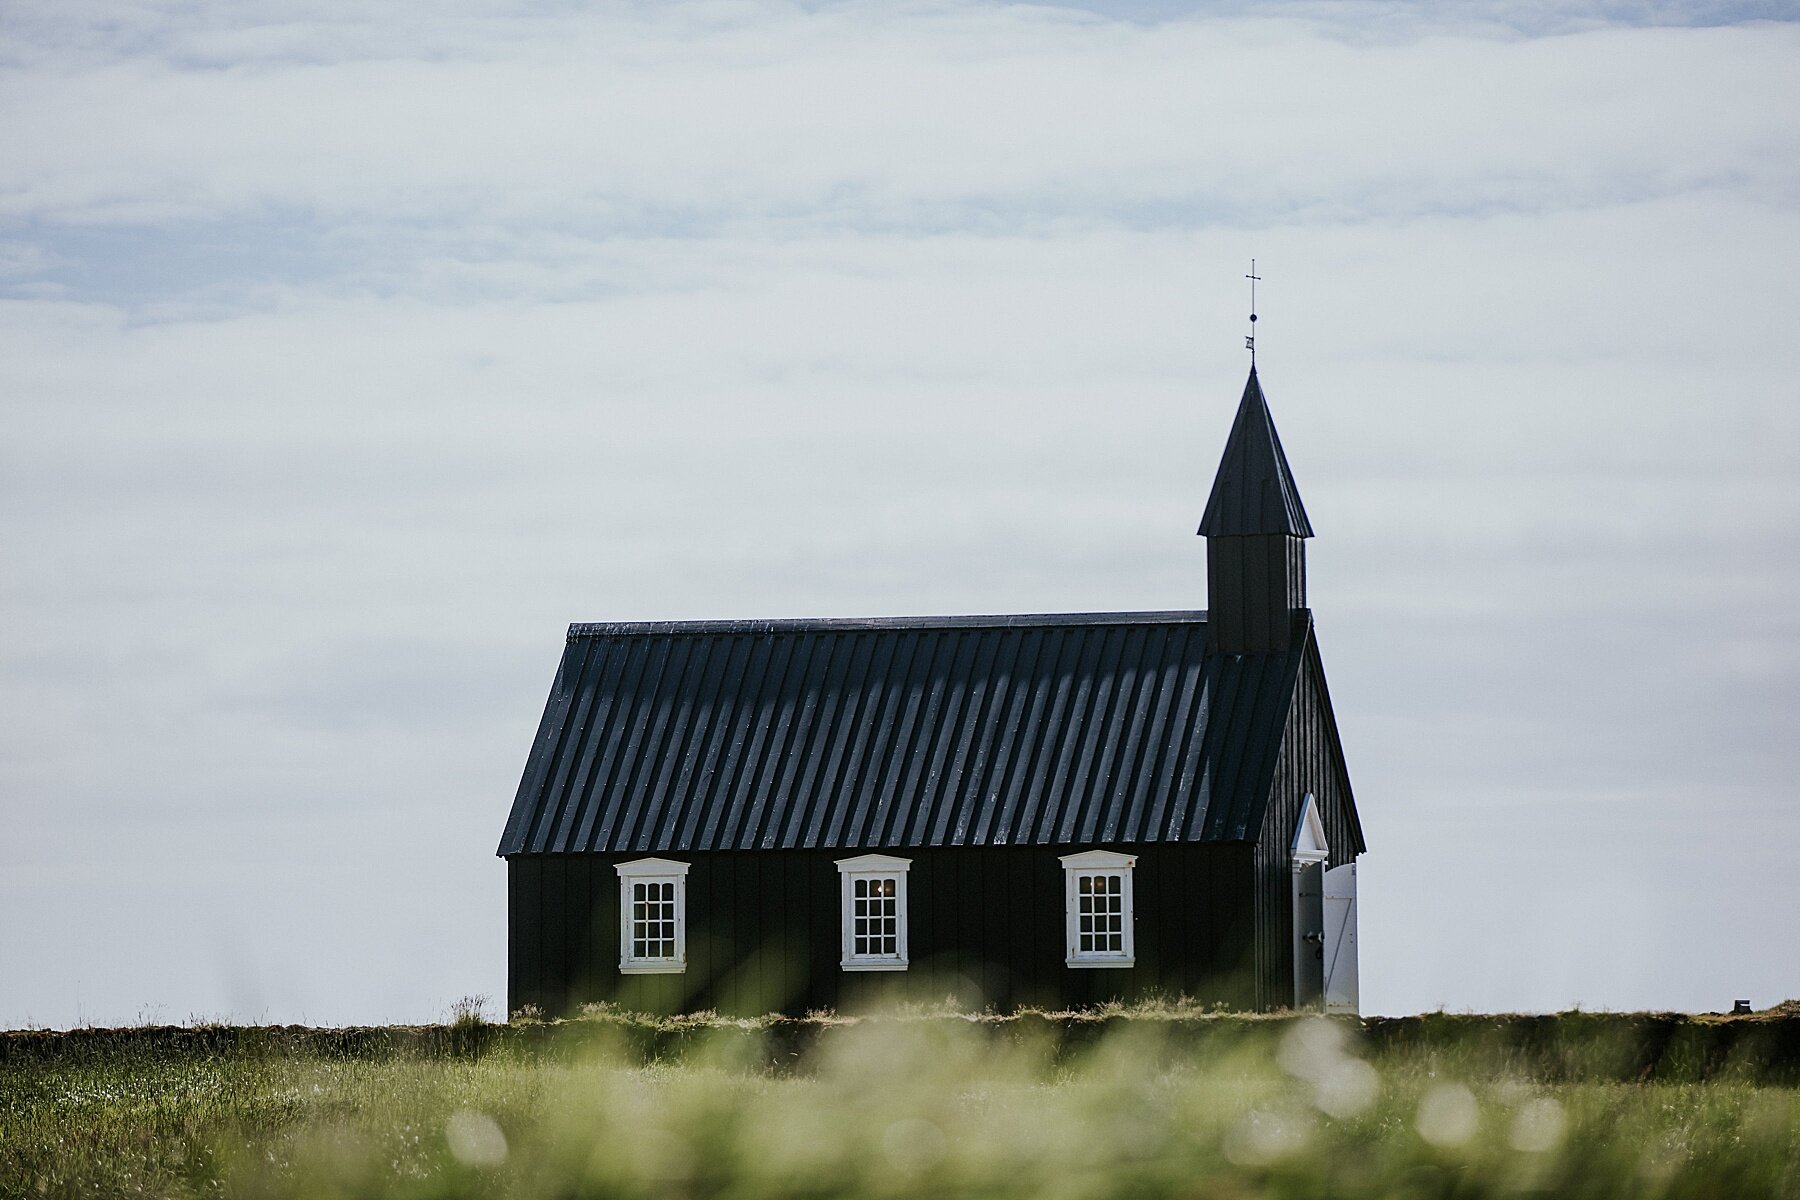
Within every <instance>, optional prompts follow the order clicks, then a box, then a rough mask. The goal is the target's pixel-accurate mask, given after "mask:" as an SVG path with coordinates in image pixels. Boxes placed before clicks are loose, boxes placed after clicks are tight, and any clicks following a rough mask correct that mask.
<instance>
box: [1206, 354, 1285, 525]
mask: <svg viewBox="0 0 1800 1200" xmlns="http://www.w3.org/2000/svg"><path fill="white" fill-rule="evenodd" d="M1200 533H1201V534H1202V535H1203V536H1205V537H1237V536H1245V535H1250V534H1259V533H1285V534H1288V535H1289V536H1291V537H1303V538H1307V537H1311V536H1312V535H1313V531H1312V523H1311V522H1309V521H1308V520H1307V519H1306V508H1305V506H1303V505H1302V504H1301V503H1300V489H1299V488H1297V487H1295V486H1294V474H1293V472H1292V471H1290V470H1289V469H1288V462H1287V455H1285V454H1283V453H1282V452H1281V439H1280V438H1279V437H1277V436H1276V435H1275V422H1274V421H1273V420H1272V419H1271V418H1270V417H1269V405H1268V402H1267V401H1265V400H1264V399H1263V393H1262V384H1260V383H1258V382H1257V379H1256V368H1255V367H1251V368H1250V379H1249V381H1248V382H1246V383H1245V384H1244V398H1243V400H1242V401H1241V402H1240V403H1239V404H1238V410H1237V419H1236V420H1234V421H1233V422H1232V423H1231V436H1230V437H1229V438H1228V439H1226V442H1225V456H1224V457H1223V458H1222V459H1220V460H1219V474H1218V477H1217V478H1215V479H1214V480H1213V488H1212V495H1211V496H1209V497H1207V500H1206V512H1205V513H1204V514H1202V515H1201V517H1200Z"/></svg>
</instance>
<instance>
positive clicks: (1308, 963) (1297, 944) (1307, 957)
mask: <svg viewBox="0 0 1800 1200" xmlns="http://www.w3.org/2000/svg"><path fill="white" fill-rule="evenodd" d="M1324 875H1325V864H1324V863H1322V862H1312V863H1296V864H1295V867H1294V1007H1295V1008H1299V1009H1308V1008H1310V1009H1312V1010H1314V1011H1317V1010H1318V1008H1319V1007H1320V1005H1321V1004H1322V1003H1323V1001H1324V999H1325V906H1324V899H1325V897H1324V891H1325V884H1324Z"/></svg>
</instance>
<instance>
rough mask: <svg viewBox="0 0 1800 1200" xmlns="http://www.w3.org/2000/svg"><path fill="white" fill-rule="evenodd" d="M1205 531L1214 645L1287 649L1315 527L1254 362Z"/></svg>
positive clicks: (1231, 649)
mask: <svg viewBox="0 0 1800 1200" xmlns="http://www.w3.org/2000/svg"><path fill="white" fill-rule="evenodd" d="M1199 532H1200V535H1201V536H1202V537H1204V538H1205V539H1206V599H1207V604H1206V608H1207V628H1208V635H1207V636H1208V637H1209V639H1210V640H1211V644H1212V647H1213V649H1214V650H1216V651H1218V652H1220V653H1226V654H1252V653H1262V652H1271V651H1283V650H1286V649H1287V647H1288V644H1289V641H1290V638H1291V632H1292V628H1293V614H1294V611H1295V610H1296V609H1303V608H1305V607H1306V540H1305V539H1307V538H1309V537H1311V536H1312V535H1313V531H1312V523H1311V522H1310V521H1308V520H1307V519H1306V508H1305V507H1304V506H1303V505H1302V504H1301V503H1300V489H1299V488H1297V487H1295V486H1294V474H1293V472H1292V471H1290V470H1289V469H1288V461H1287V455H1286V454H1285V453H1283V452H1282V449H1281V439H1280V438H1279V437H1277V436H1276V434H1275V422H1274V421H1273V420H1272V419H1271V418H1270V416H1269V405H1268V402H1267V401H1266V400H1264V399H1263V392H1262V384H1261V383H1260V382H1259V381H1258V380H1257V378H1256V368H1255V367H1254V366H1252V367H1251V368H1250V378H1249V380H1248V381H1247V382H1246V383H1245V384H1244V398H1243V400H1241V401H1240V402H1239V403H1238V410H1237V417H1236V418H1235V419H1234V420H1233V421H1232V423H1231V435H1230V436H1229V437H1228V438H1226V440H1225V454H1224V456H1223V457H1222V458H1221V459H1220V460H1219V473H1218V475H1217V476H1216V477H1215V478H1214V479H1213V486H1212V495H1211V496H1209V497H1208V498H1207V501H1206V511H1205V513H1203V514H1202V515H1201V517H1200V530H1199Z"/></svg>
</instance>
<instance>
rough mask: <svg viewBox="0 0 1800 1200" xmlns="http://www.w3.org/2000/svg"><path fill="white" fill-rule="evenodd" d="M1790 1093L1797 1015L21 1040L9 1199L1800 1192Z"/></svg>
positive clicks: (1038, 1022) (834, 1023)
mask: <svg viewBox="0 0 1800 1200" xmlns="http://www.w3.org/2000/svg"><path fill="white" fill-rule="evenodd" d="M1790 1007H1792V1006H1791V1005H1789V1006H1783V1008H1784V1009H1787V1008H1790ZM1797 1084H1800V1012H1793V1011H1786V1012H1771V1013H1765V1014H1758V1015H1757V1016H1756V1017H1754V1018H1742V1019H1714V1018H1704V1017H1683V1016H1677V1015H1666V1016H1659V1015H1624V1014H1617V1015H1615V1014H1586V1013H1569V1014H1562V1015H1560V1016H1553V1017H1464V1016H1451V1015H1446V1014H1435V1015H1427V1016H1423V1017H1413V1018H1399V1019H1386V1020H1383V1019H1368V1020H1361V1021H1359V1020H1355V1019H1347V1018H1331V1019H1327V1018H1319V1017H1266V1018H1254V1017H1241V1016H1225V1015H1215V1014H1208V1013H1202V1012H1195V1011H1183V1010H1180V1009H1179V1008H1173V1009H1169V1008H1155V1007H1151V1008H1146V1009H1140V1010H1136V1011H1102V1012H1098V1013H1082V1014H1043V1013H1030V1012H1027V1013H1020V1014H1015V1015H1009V1016H994V1015H986V1016H979V1017H971V1016H959V1015H953V1014H945V1013H935V1014H934V1013H927V1012H912V1013H909V1014H908V1013H901V1014H893V1015H888V1016H883V1017H869V1018H864V1019H856V1020H851V1019H844V1018H838V1017H835V1016H830V1015H826V1014H816V1015H814V1016H813V1017H810V1018H807V1019H789V1018H778V1017H771V1018H766V1019H762V1020H750V1021H730V1020H724V1019H719V1018H709V1017H706V1016H701V1017H690V1018H651V1017H640V1016H636V1015H634V1014H629V1013H622V1012H618V1011H616V1010H610V1009H604V1008H602V1009H598V1010H596V1011H594V1012H591V1013H590V1014H589V1015H588V1016H587V1017H586V1018H584V1019H579V1020H570V1021H557V1022H541V1021H530V1020H526V1021H515V1022H514V1023H512V1024H510V1025H490V1024H485V1023H483V1022H482V1021H481V1020H480V1019H479V1018H478V1017H475V1016H472V1015H471V1014H468V1013H465V1014H464V1015H463V1017H462V1018H461V1019H459V1020H458V1021H456V1022H454V1023H452V1024H450V1025H444V1026H430V1027H417V1028H404V1029H361V1030H356V1029H339V1030H311V1029H299V1028H285V1027H230V1026H192V1027H179V1028H175V1027H157V1028H138V1029H128V1030H76V1031H71V1032H68V1033H54V1032H49V1031H22V1032H18V1033H9V1034H0V1195H3V1196H202V1195H205V1196H218V1195H223V1196H245V1197H262V1196H270V1197H275V1196H305V1197H331V1196H346V1197H348V1196H359V1197H360V1196H405V1197H452V1196H516V1197H637V1196H656V1197H662V1196H667V1197H696V1198H697V1197H764V1196H767V1197H775V1196H780V1197H828V1196H831V1197H835V1196H916V1197H958V1196H980V1197H1033V1198H1037V1197H1044V1198H1057V1197H1069V1198H1075V1197H1111V1196H1118V1197H1163V1196H1169V1197H1263V1196H1270V1197H1339V1196H1341V1197H1365V1196H1367V1197H1391V1198H1404V1197H1421V1198H1422V1197H1439V1196H1442V1197H1451V1196H1454V1197H1487V1196H1580V1197H1610V1196H1619V1197H1627V1196H1629V1197H1720V1198H1725V1197H1732V1198H1741V1197H1763V1196H1777V1197H1797V1198H1800V1090H1797Z"/></svg>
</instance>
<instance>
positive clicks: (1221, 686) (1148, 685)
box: [499, 610, 1312, 856]
mask: <svg viewBox="0 0 1800 1200" xmlns="http://www.w3.org/2000/svg"><path fill="white" fill-rule="evenodd" d="M1290 619H1291V620H1292V622H1293V626H1292V630H1293V635H1292V639H1291V641H1290V643H1289V649H1288V650H1286V651H1284V652H1280V653H1272V654H1215V653H1212V652H1211V651H1210V650H1209V649H1208V638H1207V630H1206V614H1205V613H1203V612H1145V613H1064V614H1055V615H1048V616H998V617H979V616H978V617H911V618H904V617H900V618H885V619H873V620H810V621H694V622H644V623H632V624H607V625H573V626H571V627H570V628H569V638H568V644H567V646H566V647H565V649H564V653H563V661H562V666H561V668H560V669H559V670H558V671H557V675H556V683H555V685H554V686H553V687H552V689H551V692H550V699H549V702H548V703H547V704H546V705H545V707H544V718H543V722H542V724H540V725H539V727H538V735H537V741H536V743H535V744H534V745H533V747H532V750H531V757H530V759H529V760H528V761H527V763H526V767H525V774H524V777H523V778H522V779H521V781H520V783H519V792H518V797H517V799H516V800H515V801H514V804H513V809H512V816H511V817H510V818H509V819H508V821H507V823H506V832H505V834H504V836H503V837H502V839H501V842H500V849H499V853H500V854H502V855H508V856H510V855H515V854H584V853H586V854H623V853H641V854H663V853H676V852H683V853H685V852H690V851H700V850H785V849H810V848H817V847H831V848H837V849H863V850H879V849H883V848H887V847H894V846H965V845H990V846H1002V845H1034V846H1063V845H1071V846H1073V845H1090V846H1091V845H1094V844H1096V843H1099V844H1106V845H1110V844H1114V843H1138V842H1215V841H1255V840H1256V838H1257V836H1258V834H1259V832H1260V830H1261V828H1262V821H1263V818H1264V816H1265V813H1266V810H1267V808H1268V801H1269V796H1270V788H1271V787H1272V786H1273V781H1274V779H1275V773H1276V770H1277V767H1278V765H1279V763H1280V759H1281V747H1282V744H1283V743H1282V738H1283V735H1284V731H1285V730H1286V728H1287V726H1288V721H1289V714H1290V713H1291V711H1292V709H1293V705H1294V697H1295V695H1296V694H1297V688H1298V680H1299V678H1300V672H1301V670H1302V668H1303V665H1304V659H1305V655H1306V654H1308V653H1312V651H1311V650H1310V649H1309V647H1310V646H1311V642H1312V618H1311V614H1309V613H1307V612H1305V611H1304V610H1302V611H1299V612H1296V613H1294V614H1293V616H1292V617H1291V618H1290Z"/></svg>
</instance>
